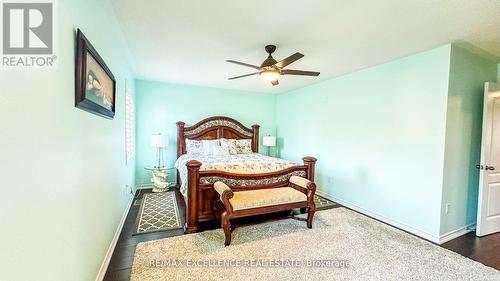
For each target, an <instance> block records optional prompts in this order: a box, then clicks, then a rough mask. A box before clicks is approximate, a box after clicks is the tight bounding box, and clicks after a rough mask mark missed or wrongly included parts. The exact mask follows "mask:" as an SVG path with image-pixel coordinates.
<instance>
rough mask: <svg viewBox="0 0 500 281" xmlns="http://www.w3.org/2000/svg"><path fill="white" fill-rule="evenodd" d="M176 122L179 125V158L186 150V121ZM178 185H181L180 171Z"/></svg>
mask: <svg viewBox="0 0 500 281" xmlns="http://www.w3.org/2000/svg"><path fill="white" fill-rule="evenodd" d="M175 124H176V125H177V158H179V157H180V156H181V155H182V154H184V151H185V150H186V140H185V139H184V126H185V125H186V123H184V122H181V121H179V122H177V123H175ZM177 186H181V176H180V175H179V171H177Z"/></svg>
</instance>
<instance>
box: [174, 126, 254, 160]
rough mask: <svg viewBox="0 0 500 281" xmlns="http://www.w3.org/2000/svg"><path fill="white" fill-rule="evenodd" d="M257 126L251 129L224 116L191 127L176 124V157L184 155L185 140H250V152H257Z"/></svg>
mask: <svg viewBox="0 0 500 281" xmlns="http://www.w3.org/2000/svg"><path fill="white" fill-rule="evenodd" d="M259 127H260V126H259V125H253V126H252V128H247V127H245V126H243V125H242V124H241V123H240V122H238V121H236V120H234V119H232V118H229V117H225V116H214V117H209V118H206V119H203V120H201V121H200V122H198V123H196V124H195V125H193V126H189V127H186V124H185V123H184V122H181V121H179V122H177V157H179V156H181V155H182V154H184V153H186V139H193V140H213V139H220V138H226V139H251V140H252V151H253V152H258V151H259Z"/></svg>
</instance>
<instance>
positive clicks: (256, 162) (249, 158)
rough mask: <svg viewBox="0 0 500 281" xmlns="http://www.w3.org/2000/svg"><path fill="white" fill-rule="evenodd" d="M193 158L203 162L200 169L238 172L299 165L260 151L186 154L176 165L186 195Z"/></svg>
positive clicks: (260, 171) (261, 170)
mask: <svg viewBox="0 0 500 281" xmlns="http://www.w3.org/2000/svg"><path fill="white" fill-rule="evenodd" d="M191 160H197V161H199V162H201V163H202V165H201V167H200V171H205V170H217V171H224V172H229V173H238V174H260V173H269V172H276V171H280V170H284V169H287V168H290V167H293V166H297V164H296V163H293V162H290V161H287V160H283V159H279V158H274V157H269V156H265V155H262V154H258V153H248V154H235V155H224V156H220V155H218V156H214V155H201V154H184V155H182V156H181V157H179V159H177V161H176V162H175V167H176V168H177V170H178V171H179V174H180V178H181V187H180V191H181V193H182V195H184V196H186V193H187V167H186V164H187V163H188V162H189V161H191Z"/></svg>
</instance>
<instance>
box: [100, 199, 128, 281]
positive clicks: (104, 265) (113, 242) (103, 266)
mask: <svg viewBox="0 0 500 281" xmlns="http://www.w3.org/2000/svg"><path fill="white" fill-rule="evenodd" d="M133 201H134V196H133V195H131V196H130V199H129V201H128V202H127V207H126V208H125V212H124V213H123V215H122V219H121V220H120V223H119V224H118V228H117V229H116V232H115V236H114V237H113V240H111V244H110V245H109V248H108V251H107V252H106V256H104V260H103V261H102V264H101V268H100V269H99V272H98V273H97V277H96V278H95V280H96V281H102V280H104V276H105V275H106V271H107V270H108V266H109V262H110V261H111V256H113V252H114V251H115V247H116V243H118V238H120V234H121V232H122V228H123V225H124V224H125V220H126V219H127V215H128V211H129V210H130V207H131V206H132V202H133Z"/></svg>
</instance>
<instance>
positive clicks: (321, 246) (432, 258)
mask: <svg viewBox="0 0 500 281" xmlns="http://www.w3.org/2000/svg"><path fill="white" fill-rule="evenodd" d="M223 241H224V235H223V232H222V230H220V229H218V230H212V231H205V232H202V233H196V234H191V235H183V236H177V237H172V238H167V239H163V240H157V241H150V242H145V243H140V244H139V245H137V249H136V253H135V258H134V264H133V268H132V276H131V280H133V281H139V280H140V281H145V280H148V281H149V280H151V281H156V280H260V281H263V280H273V281H278V280H454V281H456V280H500V271H496V270H495V269H492V268H490V267H487V266H484V265H482V264H480V263H478V262H475V261H473V260H470V259H468V258H465V257H463V256H461V255H459V254H456V253H453V252H451V251H448V250H446V249H444V248H441V247H439V246H436V245H434V244H432V243H429V242H426V241H424V240H422V239H419V238H416V237H414V236H412V235H410V234H407V233H405V232H403V231H400V230H397V229H395V228H392V227H390V226H388V225H385V224H383V223H380V222H378V221H375V220H373V219H370V218H368V217H365V216H363V215H360V214H358V213H355V212H353V211H350V210H347V209H345V208H335V209H330V210H326V211H320V212H317V213H316V216H315V220H314V225H313V229H307V228H306V224H305V223H304V222H303V221H298V220H293V219H285V220H279V221H273V222H268V223H262V224H256V225H249V226H245V227H240V228H236V229H235V231H234V232H233V243H232V244H231V245H230V246H229V247H224V246H223Z"/></svg>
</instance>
